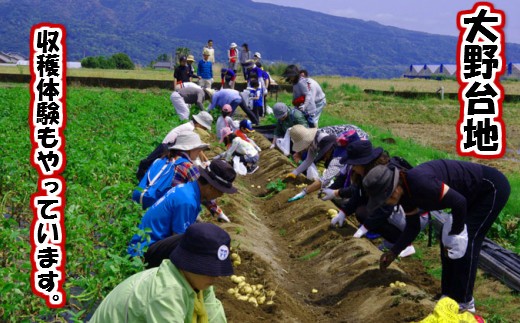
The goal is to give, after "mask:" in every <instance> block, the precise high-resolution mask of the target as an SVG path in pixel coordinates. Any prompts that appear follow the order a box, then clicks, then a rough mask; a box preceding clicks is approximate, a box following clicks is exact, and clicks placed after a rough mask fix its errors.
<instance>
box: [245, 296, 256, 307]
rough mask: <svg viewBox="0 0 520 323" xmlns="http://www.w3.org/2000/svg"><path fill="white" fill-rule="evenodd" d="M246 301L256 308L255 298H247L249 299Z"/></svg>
mask: <svg viewBox="0 0 520 323" xmlns="http://www.w3.org/2000/svg"><path fill="white" fill-rule="evenodd" d="M247 301H248V302H249V303H251V304H253V306H254V307H258V301H257V300H256V298H255V297H249V299H248V300H247Z"/></svg>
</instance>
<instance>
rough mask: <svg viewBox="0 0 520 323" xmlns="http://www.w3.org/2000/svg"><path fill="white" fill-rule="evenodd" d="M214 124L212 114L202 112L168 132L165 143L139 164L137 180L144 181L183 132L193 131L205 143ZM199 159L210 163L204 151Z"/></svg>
mask: <svg viewBox="0 0 520 323" xmlns="http://www.w3.org/2000/svg"><path fill="white" fill-rule="evenodd" d="M212 122H213V117H212V116H211V114H209V113H207V112H206V111H201V112H199V113H198V114H195V115H192V116H191V121H189V122H187V123H184V124H181V125H180V126H177V127H175V128H173V129H172V130H170V132H168V134H167V135H166V136H165V137H164V139H163V141H162V142H161V143H160V144H159V145H158V146H157V147H156V148H155V150H154V151H152V152H151V153H150V155H148V157H146V158H145V159H143V160H141V161H140V162H139V167H138V168H137V173H136V177H137V180H138V181H141V180H142V179H143V176H144V174H145V173H146V171H147V170H148V168H150V166H151V165H152V163H153V162H154V161H155V160H156V159H157V158H161V156H163V155H164V154H167V153H168V146H170V145H173V144H174V143H175V139H177V136H178V135H179V134H180V133H181V132H184V131H193V132H195V133H196V134H198V135H199V136H200V138H201V140H203V141H205V142H207V141H209V139H210V134H209V133H208V131H210V130H211V124H212ZM199 158H200V160H201V162H203V163H207V162H208V158H207V157H206V155H204V153H203V152H202V151H201V153H200V156H199Z"/></svg>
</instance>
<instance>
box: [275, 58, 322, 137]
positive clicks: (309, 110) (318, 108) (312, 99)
mask: <svg viewBox="0 0 520 323" xmlns="http://www.w3.org/2000/svg"><path fill="white" fill-rule="evenodd" d="M283 77H285V78H286V80H287V82H289V83H290V84H292V85H293V98H294V99H298V98H300V97H302V98H304V100H303V103H302V104H301V105H300V106H299V107H297V108H298V109H301V110H302V112H304V113H306V114H307V115H308V117H307V118H308V119H309V120H310V122H311V123H312V124H313V125H314V127H318V121H319V119H320V115H321V113H322V111H323V108H324V107H325V105H326V104H327V100H326V99H325V93H324V92H323V90H322V89H321V86H320V85H319V84H318V82H316V81H315V80H313V79H311V78H310V77H309V78H307V77H304V76H302V74H301V73H300V70H299V69H298V67H297V66H296V65H289V66H287V68H286V69H285V72H284V73H283Z"/></svg>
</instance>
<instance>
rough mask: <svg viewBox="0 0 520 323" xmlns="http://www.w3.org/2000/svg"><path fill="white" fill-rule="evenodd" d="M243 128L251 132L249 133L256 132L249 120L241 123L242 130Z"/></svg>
mask: <svg viewBox="0 0 520 323" xmlns="http://www.w3.org/2000/svg"><path fill="white" fill-rule="evenodd" d="M242 128H244V129H247V130H249V132H253V131H254V130H253V124H252V123H251V121H249V120H248V119H244V120H242V121H240V129H242Z"/></svg>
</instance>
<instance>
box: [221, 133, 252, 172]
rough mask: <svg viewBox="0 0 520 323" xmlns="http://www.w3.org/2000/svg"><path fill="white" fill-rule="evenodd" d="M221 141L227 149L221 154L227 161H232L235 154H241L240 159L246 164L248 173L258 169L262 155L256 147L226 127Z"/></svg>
mask: <svg viewBox="0 0 520 323" xmlns="http://www.w3.org/2000/svg"><path fill="white" fill-rule="evenodd" d="M220 136H221V139H220V142H223V143H224V144H225V145H226V147H227V150H226V151H225V152H224V153H223V154H222V155H221V157H222V158H223V159H225V160H226V161H227V162H231V159H232V158H233V156H239V157H240V161H241V162H242V163H243V164H244V165H245V166H246V168H247V172H248V174H252V173H254V172H255V171H256V170H257V169H258V165H257V164H258V160H259V159H260V155H259V154H258V150H257V149H255V147H254V146H253V145H252V144H251V143H249V142H247V141H245V140H243V139H242V138H240V137H238V136H237V135H236V134H234V133H233V131H232V130H231V129H230V128H228V127H226V128H224V129H222V133H221V135H220Z"/></svg>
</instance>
